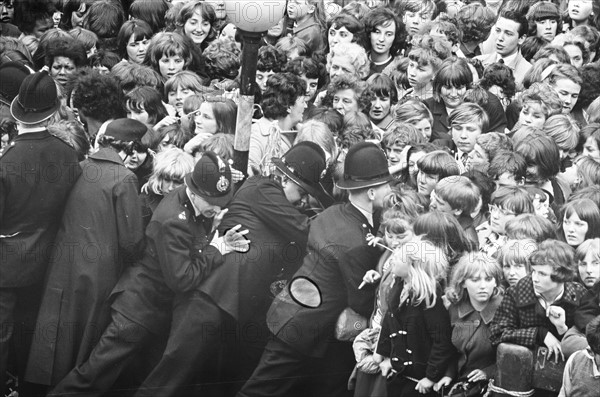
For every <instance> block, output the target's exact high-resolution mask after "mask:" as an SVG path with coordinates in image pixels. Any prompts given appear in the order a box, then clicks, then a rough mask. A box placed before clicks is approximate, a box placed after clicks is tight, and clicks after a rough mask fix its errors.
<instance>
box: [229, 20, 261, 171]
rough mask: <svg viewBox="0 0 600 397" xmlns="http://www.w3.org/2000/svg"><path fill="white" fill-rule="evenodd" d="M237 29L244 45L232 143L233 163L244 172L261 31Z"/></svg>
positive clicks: (246, 162)
mask: <svg viewBox="0 0 600 397" xmlns="http://www.w3.org/2000/svg"><path fill="white" fill-rule="evenodd" d="M238 31H239V32H240V34H241V35H242V40H243V43H244V44H243V45H244V47H243V50H242V62H241V63H242V71H241V76H240V100H239V104H238V111H237V120H236V126H235V139H234V143H233V148H234V154H233V164H234V168H235V169H236V170H239V171H242V172H243V173H244V174H246V171H247V169H248V150H249V148H250V131H251V128H252V114H253V111H254V109H253V106H254V91H253V89H252V84H253V83H254V82H255V81H256V64H257V62H258V48H259V47H260V39H261V37H262V33H255V32H247V31H244V30H241V29H238Z"/></svg>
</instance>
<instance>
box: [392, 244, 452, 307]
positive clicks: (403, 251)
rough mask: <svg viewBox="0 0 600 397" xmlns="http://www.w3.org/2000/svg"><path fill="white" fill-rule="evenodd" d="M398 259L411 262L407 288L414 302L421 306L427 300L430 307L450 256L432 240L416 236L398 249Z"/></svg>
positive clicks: (395, 253)
mask: <svg viewBox="0 0 600 397" xmlns="http://www.w3.org/2000/svg"><path fill="white" fill-rule="evenodd" d="M393 256H395V257H396V259H399V258H406V260H408V261H409V263H410V268H409V271H408V277H407V278H406V279H405V280H404V283H405V288H406V289H407V291H408V292H409V293H410V294H411V297H412V299H413V302H412V304H413V305H414V306H419V305H420V304H421V303H422V302H425V306H426V307H427V308H428V309H429V308H432V307H433V306H434V305H435V302H436V300H437V285H438V281H441V280H443V279H444V278H445V277H446V269H447V268H448V258H447V257H446V254H444V251H443V250H442V249H441V248H440V247H437V246H436V245H434V244H433V243H432V242H430V241H427V240H423V239H421V238H420V237H414V238H413V239H412V240H411V241H409V242H407V243H406V244H404V245H402V246H401V247H400V248H398V249H396V251H395V252H394V254H393Z"/></svg>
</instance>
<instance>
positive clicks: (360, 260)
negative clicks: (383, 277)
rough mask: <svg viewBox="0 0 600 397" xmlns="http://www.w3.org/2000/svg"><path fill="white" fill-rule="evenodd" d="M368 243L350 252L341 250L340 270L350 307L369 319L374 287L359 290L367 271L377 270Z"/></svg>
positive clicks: (371, 310)
mask: <svg viewBox="0 0 600 397" xmlns="http://www.w3.org/2000/svg"><path fill="white" fill-rule="evenodd" d="M370 250H374V248H372V247H367V246H366V243H364V244H362V245H360V246H358V247H355V248H353V249H350V250H344V249H342V250H341V255H340V260H339V268H340V271H341V272H342V277H343V279H344V283H345V284H346V293H347V301H348V306H350V307H351V308H352V309H353V310H354V311H356V312H357V313H359V314H360V315H362V316H365V317H367V318H369V317H370V316H371V313H372V312H373V303H374V299H375V290H374V287H365V288H362V289H358V287H359V285H360V283H361V282H362V279H363V276H364V275H365V273H366V272H367V270H372V269H375V266H376V264H377V262H376V261H375V260H374V259H373V258H372V257H373V255H371V253H370Z"/></svg>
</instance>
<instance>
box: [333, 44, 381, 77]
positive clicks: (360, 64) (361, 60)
mask: <svg viewBox="0 0 600 397" xmlns="http://www.w3.org/2000/svg"><path fill="white" fill-rule="evenodd" d="M335 56H340V57H347V58H348V59H350V62H351V63H352V65H353V66H354V69H355V70H356V77H358V78H360V79H361V80H364V79H366V78H367V76H368V75H369V72H370V70H371V62H370V61H369V57H368V56H367V52H366V51H365V49H364V48H363V47H361V46H360V45H358V44H356V43H340V44H338V45H336V46H335V47H334V48H332V49H331V50H330V51H329V53H328V54H327V70H329V69H330V68H331V61H332V59H333V58H334V57H335Z"/></svg>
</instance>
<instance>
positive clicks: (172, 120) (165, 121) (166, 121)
mask: <svg viewBox="0 0 600 397" xmlns="http://www.w3.org/2000/svg"><path fill="white" fill-rule="evenodd" d="M178 122H179V117H175V116H165V118H163V119H162V120H161V121H159V122H158V123H156V125H155V126H154V127H153V128H154V131H158V130H159V129H160V128H162V127H166V126H168V125H171V124H175V123H178Z"/></svg>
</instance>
